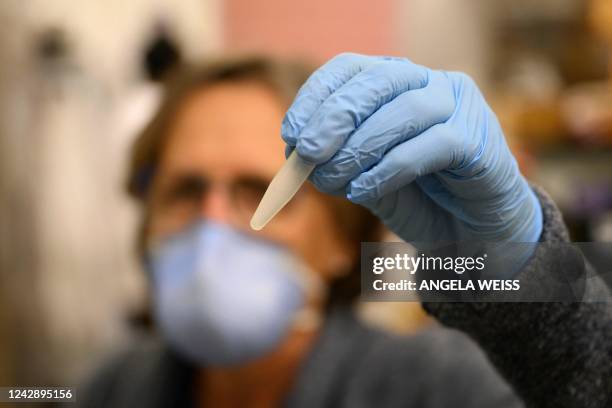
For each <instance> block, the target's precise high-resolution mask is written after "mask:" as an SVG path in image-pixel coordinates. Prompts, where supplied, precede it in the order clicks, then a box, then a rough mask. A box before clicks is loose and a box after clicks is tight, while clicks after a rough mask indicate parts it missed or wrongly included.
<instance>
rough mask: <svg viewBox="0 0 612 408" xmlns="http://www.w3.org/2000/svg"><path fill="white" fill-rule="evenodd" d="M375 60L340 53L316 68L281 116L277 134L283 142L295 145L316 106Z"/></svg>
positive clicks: (363, 56)
mask: <svg viewBox="0 0 612 408" xmlns="http://www.w3.org/2000/svg"><path fill="white" fill-rule="evenodd" d="M376 60H377V59H376V57H368V56H365V55H360V54H352V53H343V54H339V55H337V56H335V57H334V58H332V59H331V60H329V61H328V62H327V63H325V64H324V65H323V66H322V67H320V68H319V69H317V70H316V71H315V72H314V73H313V74H312V75H311V76H310V77H309V78H308V80H307V81H306V82H305V83H304V85H302V87H301V88H300V90H299V91H298V94H297V96H296V97H295V100H294V101H293V103H292V104H291V107H290V108H289V109H288V110H287V113H286V114H285V117H284V119H283V122H282V126H281V135H282V137H283V140H284V141H285V143H287V144H288V145H290V146H295V144H296V137H297V136H298V135H299V134H300V132H301V131H302V128H303V127H304V126H305V125H306V123H308V120H309V119H310V117H311V116H312V115H313V114H314V113H315V112H316V110H317V109H318V108H319V106H321V104H322V103H323V102H324V101H325V100H326V99H327V98H328V97H329V96H330V95H331V94H332V93H334V92H335V91H336V90H337V89H339V88H340V87H341V86H342V85H344V84H345V83H346V82H347V81H349V80H350V79H351V78H352V77H354V76H355V75H356V74H358V73H359V72H361V71H362V70H363V69H364V68H365V67H367V66H369V65H371V64H373V63H374V61H376Z"/></svg>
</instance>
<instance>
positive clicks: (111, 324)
mask: <svg viewBox="0 0 612 408" xmlns="http://www.w3.org/2000/svg"><path fill="white" fill-rule="evenodd" d="M343 51H353V52H359V53H367V54H391V55H400V56H406V57H408V58H410V59H412V60H413V61H415V62H417V63H421V64H424V65H429V66H431V67H433V68H441V69H449V70H462V71H465V72H467V73H469V74H470V75H472V76H473V77H474V79H475V80H476V81H477V83H478V84H479V85H480V86H481V87H482V89H483V91H484V93H485V95H486V97H487V99H488V100H489V101H490V104H491V105H492V107H493V109H494V110H495V111H496V112H497V114H498V116H499V117H500V120H501V122H502V125H503V127H504V130H505V132H506V135H507V137H508V139H509V141H510V144H511V146H512V148H513V150H514V152H515V154H516V155H517V157H518V159H519V161H520V165H521V167H522V169H523V171H524V173H525V174H526V175H527V176H528V177H529V178H530V179H531V180H533V181H534V182H536V183H538V184H540V185H542V186H544V187H545V188H546V189H547V190H548V191H549V192H550V193H551V194H552V196H553V198H554V199H555V200H556V201H557V203H558V204H559V206H560V207H561V209H562V211H563V213H564V215H565V217H566V220H567V222H568V225H569V226H570V229H571V233H572V237H573V239H574V240H576V241H611V240H612V1H610V0H540V1H538V2H534V1H528V0H513V1H509V0H504V1H501V0H500V1H495V2H491V1H487V0H462V1H456V0H379V1H377V2H372V1H366V0H310V1H306V2H305V1H298V0H259V1H247V0H180V1H177V0H131V1H119V0H105V1H102V0H99V1H86V2H83V1H76V0H53V1H51V0H45V1H42V0H30V1H27V2H24V1H18V0H4V1H2V2H1V3H0V385H21V386H25V385H52V384H58V385H59V384H62V385H66V384H74V383H76V382H77V380H78V379H79V378H80V377H81V376H82V375H83V373H85V372H87V371H88V370H89V369H90V368H91V367H92V365H93V364H95V362H96V361H98V360H99V359H100V358H101V356H103V355H105V354H107V353H108V352H109V351H112V350H114V349H117V348H118V347H120V346H121V345H122V344H125V343H126V342H128V341H130V339H131V338H133V337H134V336H137V335H138V331H137V330H136V329H135V328H134V327H135V326H136V325H135V324H134V322H135V320H137V318H136V316H138V313H139V310H141V309H142V308H143V305H144V304H145V302H146V281H145V279H144V275H143V273H142V272H141V270H140V269H139V265H138V259H136V257H135V251H134V237H135V225H136V209H135V208H134V207H133V204H132V203H131V202H130V201H129V200H128V199H127V197H126V196H125V195H124V193H123V191H122V181H123V175H124V170H125V165H126V154H127V151H128V149H129V146H130V143H131V141H132V140H133V138H134V136H135V135H136V133H137V132H138V130H139V129H140V128H141V127H142V126H143V124H144V123H145V122H146V121H147V119H148V118H149V117H150V115H151V114H152V112H153V110H154V109H155V107H156V104H157V102H158V100H159V97H160V88H159V85H158V83H159V81H160V80H161V78H162V77H163V75H164V72H166V70H167V69H169V68H170V67H171V66H172V65H173V64H176V63H178V62H180V61H199V60H206V59H207V58H209V57H211V56H213V55H217V54H219V53H226V52H233V53H240V52H249V53H253V52H262V53H266V54H271V55H281V56H292V57H299V58H302V59H309V60H312V61H314V62H318V63H321V62H324V61H325V60H326V59H328V58H330V57H332V56H333V55H335V54H337V53H339V52H343ZM363 315H364V316H365V317H366V318H367V319H369V320H370V321H371V322H374V324H379V325H383V326H385V327H388V328H390V329H391V330H397V331H403V332H409V331H411V330H416V329H417V328H418V327H420V326H421V325H422V324H425V323H424V321H425V320H424V318H423V316H422V314H421V313H420V312H419V309H418V305H411V304H400V305H397V304H376V305H365V306H363Z"/></svg>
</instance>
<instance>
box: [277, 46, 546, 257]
mask: <svg viewBox="0 0 612 408" xmlns="http://www.w3.org/2000/svg"><path fill="white" fill-rule="evenodd" d="M282 136H283V139H284V141H285V142H286V143H287V145H288V151H290V150H292V149H293V148H296V149H297V152H298V154H299V155H300V156H301V157H302V158H303V159H305V160H307V161H310V162H312V163H315V164H317V167H316V168H315V170H314V172H313V173H312V175H311V181H312V182H313V183H314V184H315V186H316V187H317V188H318V189H319V190H321V191H323V192H327V193H331V194H342V195H346V197H347V198H348V199H349V200H351V201H353V202H355V203H359V204H361V205H363V206H365V207H367V208H368V209H370V210H371V211H372V212H373V213H374V214H376V215H377V216H378V217H380V219H381V220H382V221H383V222H384V223H385V224H386V225H387V226H388V227H389V228H390V229H391V230H392V231H393V232H395V233H396V234H397V235H398V236H399V237H400V238H402V239H404V240H406V241H409V242H414V241H431V242H434V241H472V240H473V241H495V242H536V241H538V239H539V237H540V234H541V231H542V212H541V208H540V204H539V201H538V199H537V198H536V196H535V194H534V193H533V191H532V190H531V188H530V187H529V185H528V184H527V182H526V180H525V179H524V178H523V176H522V175H521V173H520V172H519V169H518V166H517V163H516V161H515V159H514V157H513V156H512V154H511V153H510V150H509V149H508V146H507V144H506V141H505V138H504V134H503V132H502V130H501V127H500V125H499V123H498V121H497V118H496V117H495V114H494V113H493V112H492V111H491V108H490V107H489V106H488V105H487V103H486V102H485V100H484V98H483V97H482V95H481V93H480V91H479V90H478V88H477V86H476V85H475V84H474V82H473V81H472V80H471V79H470V78H469V77H468V76H466V75H465V74H462V73H455V72H443V71H434V70H431V69H428V68H426V67H423V66H420V65H416V64H414V63H412V62H410V61H409V60H407V59H403V58H393V57H370V56H364V55H357V54H341V55H338V56H337V57H335V58H333V59H332V60H330V61H329V62H328V63H326V64H325V65H323V66H322V67H321V68H319V69H318V70H317V71H316V72H315V73H314V74H313V75H312V76H311V77H310V78H309V79H308V81H307V82H306V83H305V84H304V86H303V87H302V88H301V90H300V92H299V93H298V95H297V97H296V98H295V101H294V102H293V104H292V105H291V107H290V109H289V110H288V112H287V114H286V116H285V118H284V120H283V125H282ZM529 255H530V254H528V253H527V254H523V255H522V256H523V257H525V258H527V257H528V256H529ZM519 261H520V260H519Z"/></svg>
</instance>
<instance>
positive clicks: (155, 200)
mask: <svg viewBox="0 0 612 408" xmlns="http://www.w3.org/2000/svg"><path fill="white" fill-rule="evenodd" d="M284 108H285V107H284V106H283V104H282V103H281V102H280V99H279V98H278V96H277V95H276V94H275V93H274V92H273V91H272V90H271V89H269V88H268V87H266V86H265V85H263V84H260V83H257V82H255V81H241V82H226V83H218V84H215V85H211V86H208V87H205V88H202V89H200V90H198V91H196V92H195V93H193V94H192V95H191V96H190V97H188V98H187V99H186V100H185V101H184V102H183V103H182V106H180V107H179V109H178V113H177V114H176V116H175V118H174V121H173V123H171V125H170V128H169V134H168V135H167V136H168V138H167V139H166V140H167V141H168V142H167V144H166V145H165V147H164V150H163V152H162V155H161V158H160V164H159V168H158V171H157V173H156V177H155V181H154V183H153V188H152V194H151V201H150V203H149V204H150V217H151V218H150V224H149V236H148V237H149V239H155V240H157V239H159V238H164V237H167V236H170V235H172V234H173V233H176V232H178V231H180V230H181V229H183V228H185V227H186V226H188V225H190V224H191V223H194V222H196V221H198V220H199V219H202V218H204V219H209V220H215V221H217V222H222V223H226V224H229V225H231V226H233V227H235V228H239V229H242V230H244V231H247V232H248V233H250V234H253V235H257V236H261V237H264V238H266V239H270V240H273V241H276V242H279V243H282V244H284V245H286V246H287V247H288V248H289V249H290V250H292V251H293V252H294V253H295V254H297V255H298V256H300V257H301V258H302V259H303V260H304V261H305V262H306V263H307V264H308V265H309V266H310V267H311V268H312V269H313V270H314V271H316V272H317V273H319V274H320V275H321V276H322V277H323V278H324V279H325V280H327V281H329V280H331V279H333V278H334V277H335V276H337V274H339V273H344V271H347V270H348V268H349V266H350V263H351V259H350V255H349V251H348V245H347V243H346V242H344V240H343V239H341V237H340V235H339V231H338V228H337V225H336V223H335V221H334V218H333V213H332V211H331V209H330V208H329V205H328V204H327V203H326V202H325V200H324V199H323V196H322V194H321V193H319V192H317V191H315V190H314V189H313V188H302V190H301V191H300V192H299V193H298V194H297V195H296V196H295V198H294V199H293V200H292V201H291V202H290V203H289V204H288V205H287V207H285V208H284V209H283V210H282V211H281V212H280V213H279V214H278V215H277V216H276V217H275V218H274V219H273V220H272V221H271V222H270V223H269V224H268V225H267V226H266V227H265V228H264V229H263V230H262V231H260V232H257V233H256V232H254V231H252V230H251V229H250V228H249V221H250V218H251V216H252V214H253V211H254V210H255V208H256V207H257V204H258V203H259V199H260V198H261V196H262V195H263V192H264V191H265V189H266V187H267V185H268V183H269V182H270V180H271V179H272V177H273V176H274V174H275V173H276V171H277V170H278V169H279V168H280V167H281V165H282V164H283V163H284V161H285V156H284V149H285V146H284V143H283V141H282V140H281V137H280V124H281V121H282V118H283V114H284Z"/></svg>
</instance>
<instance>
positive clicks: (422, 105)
mask: <svg viewBox="0 0 612 408" xmlns="http://www.w3.org/2000/svg"><path fill="white" fill-rule="evenodd" d="M454 110H455V98H454V93H453V88H452V86H451V84H450V81H449V79H448V77H447V76H446V75H444V74H442V73H440V72H431V73H430V76H429V82H428V84H427V86H426V87H425V88H421V89H416V90H414V91H408V92H404V93H403V94H401V95H399V96H398V97H396V98H395V99H393V100H392V101H391V102H389V103H387V104H385V105H383V106H382V107H381V108H380V109H378V110H377V111H376V112H375V113H374V114H373V115H372V116H370V117H369V118H368V119H366V120H365V122H364V123H363V124H362V125H361V126H360V127H359V128H358V129H357V130H355V132H354V133H353V134H352V135H351V136H350V137H349V139H348V140H347V141H346V143H345V144H344V146H342V147H341V148H340V150H338V151H337V152H336V154H335V155H334V156H333V157H332V158H331V159H330V160H329V161H327V162H325V163H324V164H322V165H321V166H319V167H317V168H316V169H315V171H314V172H313V174H312V176H311V181H312V182H313V183H314V184H315V185H316V186H317V187H318V188H319V189H320V190H321V191H324V192H330V191H336V190H339V189H346V185H347V184H348V183H349V182H350V181H351V180H352V179H354V178H355V177H357V176H358V175H359V174H361V173H363V172H364V171H367V170H368V169H370V168H371V167H372V166H374V165H375V164H376V163H377V162H379V161H380V160H381V158H382V157H383V156H384V155H385V154H386V153H387V152H388V151H389V150H391V149H392V148H393V147H395V146H397V145H398V144H400V143H403V142H405V141H407V140H409V139H411V138H413V137H415V136H417V135H419V134H420V133H422V132H423V131H425V130H427V129H429V128H430V127H431V126H433V125H436V124H439V123H443V122H445V121H447V120H448V119H449V118H450V117H451V115H452V114H453V111H454Z"/></svg>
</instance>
